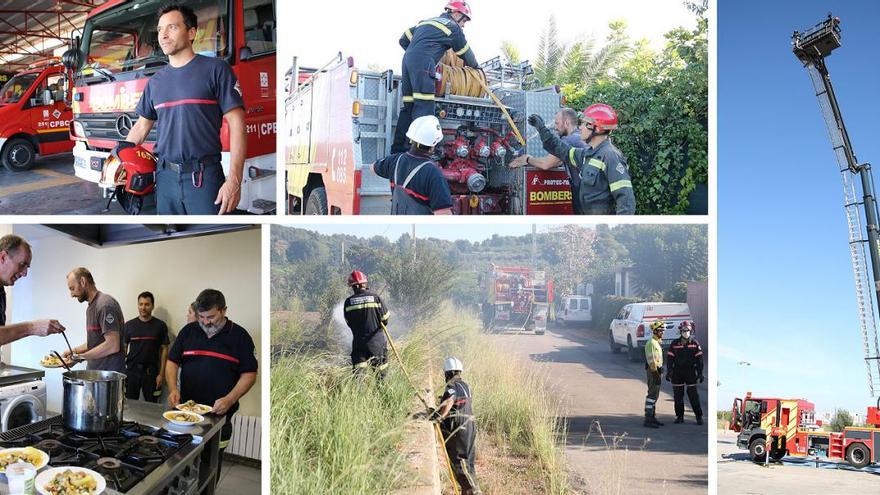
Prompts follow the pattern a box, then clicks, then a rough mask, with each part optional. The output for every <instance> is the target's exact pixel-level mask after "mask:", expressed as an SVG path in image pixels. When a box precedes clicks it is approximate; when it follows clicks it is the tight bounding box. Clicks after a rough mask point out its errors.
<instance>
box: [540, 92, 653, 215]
mask: <svg viewBox="0 0 880 495" xmlns="http://www.w3.org/2000/svg"><path fill="white" fill-rule="evenodd" d="M529 124H530V125H531V126H532V127H534V128H536V129H537V130H538V133H539V134H540V136H541V141H542V142H543V143H544V149H545V150H546V151H547V152H548V153H550V154H551V155H554V156H558V157H560V158H561V159H563V160H565V161H566V165H569V164H570V165H571V166H573V167H575V168H577V169H578V170H579V171H580V188H579V191H578V193H579V195H580V208H581V212H580V213H581V214H583V215H614V214H617V215H634V214H635V213H636V198H635V195H634V194H633V188H632V181H631V180H630V176H629V168H628V167H627V165H626V159H625V158H624V156H623V154H622V153H621V152H620V150H618V149H617V148H616V147H615V146H614V144H613V143H612V142H611V138H610V137H609V134H610V133H611V131H612V130H614V129H616V128H617V112H615V111H614V109H613V108H611V107H610V106H608V105H605V104H603V103H597V104H595V105H590V106H589V107H587V108H586V110H584V111H583V113H582V114H581V125H580V129H581V135H582V136H583V139H584V141H585V142H586V143H587V144H588V145H589V146H588V147H586V148H580V149H578V148H575V147H573V146H571V145H570V144H568V143H566V142H565V141H563V140H562V139H560V138H559V136H557V135H555V134H554V133H553V132H551V131H550V130H549V129H547V126H545V125H544V120H543V119H541V117H540V116H539V115H535V114H533V115H530V116H529Z"/></svg>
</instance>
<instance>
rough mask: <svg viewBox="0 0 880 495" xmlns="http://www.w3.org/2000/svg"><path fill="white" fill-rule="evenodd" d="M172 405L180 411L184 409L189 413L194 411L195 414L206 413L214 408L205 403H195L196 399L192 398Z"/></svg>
mask: <svg viewBox="0 0 880 495" xmlns="http://www.w3.org/2000/svg"><path fill="white" fill-rule="evenodd" d="M174 407H176V408H177V409H179V410H181V411H186V412H191V413H196V414H208V413H209V412H211V411H212V410H214V408H213V407H211V406H208V405H205V404H198V403H196V401H193V400H188V401H186V402H183V403H181V404H178V405H176V406H174Z"/></svg>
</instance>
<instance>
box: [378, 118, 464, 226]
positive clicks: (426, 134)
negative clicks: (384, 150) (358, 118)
mask: <svg viewBox="0 0 880 495" xmlns="http://www.w3.org/2000/svg"><path fill="white" fill-rule="evenodd" d="M406 137H408V138H410V139H411V140H412V146H411V147H410V150H409V151H407V152H406V153H395V154H391V155H388V156H387V157H385V158H383V159H382V160H379V161H378V162H376V163H374V164H373V173H375V174H376V175H378V176H379V177H384V178H386V179H388V180H389V181H390V182H391V214H392V215H451V214H452V193H451V192H450V190H449V182H448V181H447V180H446V178H445V177H443V173H442V172H441V171H440V167H439V166H438V165H437V163H436V162H434V161H433V160H432V159H431V154H432V153H433V151H434V147H435V146H437V143H439V142H440V141H441V140H442V139H443V129H442V128H441V127H440V121H439V120H437V117H435V116H433V115H426V116H424V117H419V118H417V119H416V120H414V121H413V123H412V124H411V125H410V126H409V130H408V131H407V133H406Z"/></svg>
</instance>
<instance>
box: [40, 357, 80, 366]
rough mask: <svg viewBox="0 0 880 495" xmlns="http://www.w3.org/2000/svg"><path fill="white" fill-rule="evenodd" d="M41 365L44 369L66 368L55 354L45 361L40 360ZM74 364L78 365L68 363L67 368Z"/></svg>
mask: <svg viewBox="0 0 880 495" xmlns="http://www.w3.org/2000/svg"><path fill="white" fill-rule="evenodd" d="M40 364H41V365H43V367H44V368H61V367H63V366H64V363H62V362H61V360H60V359H58V356H56V355H55V354H49V355H47V356H46V357H44V358H43V359H40ZM74 364H76V363H71V362H68V363H67V366H73V365H74Z"/></svg>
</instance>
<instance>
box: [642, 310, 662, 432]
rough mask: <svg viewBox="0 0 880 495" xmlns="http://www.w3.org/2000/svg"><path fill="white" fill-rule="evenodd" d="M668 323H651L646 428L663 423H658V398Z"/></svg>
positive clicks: (647, 362)
mask: <svg viewBox="0 0 880 495" xmlns="http://www.w3.org/2000/svg"><path fill="white" fill-rule="evenodd" d="M665 329H666V323H665V322H664V321H663V320H657V321H655V322H653V323H651V333H652V334H653V335H652V337H651V338H650V339H648V342H646V343H645V370H646V372H647V375H648V380H647V381H648V395H647V396H646V397H645V426H646V427H648V428H658V427H660V426H663V423H661V422H659V421H657V398H658V397H660V382H661V377H662V376H663V330H665Z"/></svg>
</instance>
